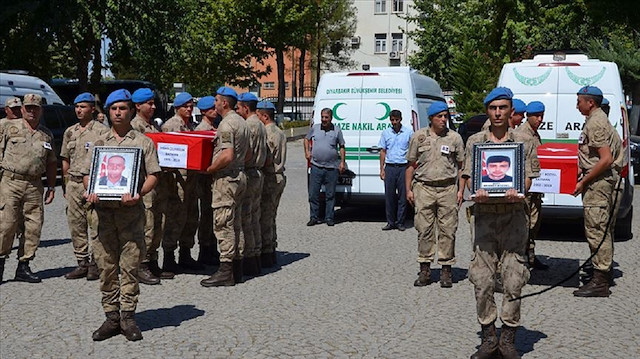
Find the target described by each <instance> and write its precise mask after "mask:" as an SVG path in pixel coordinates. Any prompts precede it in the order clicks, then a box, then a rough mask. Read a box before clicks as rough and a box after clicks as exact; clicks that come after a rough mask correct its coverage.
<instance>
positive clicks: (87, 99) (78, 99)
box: [73, 92, 96, 105]
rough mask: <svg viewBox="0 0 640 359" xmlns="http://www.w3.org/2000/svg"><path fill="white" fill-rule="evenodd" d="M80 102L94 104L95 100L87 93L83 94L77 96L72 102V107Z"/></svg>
mask: <svg viewBox="0 0 640 359" xmlns="http://www.w3.org/2000/svg"><path fill="white" fill-rule="evenodd" d="M80 102H92V103H95V102H96V99H95V97H93V95H92V94H90V93H89V92H83V93H81V94H79V95H78V96H76V99H75V100H73V104H74V105H75V104H77V103H80Z"/></svg>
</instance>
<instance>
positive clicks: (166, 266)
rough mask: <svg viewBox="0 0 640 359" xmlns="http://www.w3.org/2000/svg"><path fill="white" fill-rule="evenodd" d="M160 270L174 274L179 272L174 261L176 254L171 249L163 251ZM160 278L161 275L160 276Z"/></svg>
mask: <svg viewBox="0 0 640 359" xmlns="http://www.w3.org/2000/svg"><path fill="white" fill-rule="evenodd" d="M162 270H163V271H164V272H167V273H171V274H174V275H175V274H176V273H178V272H179V268H178V263H176V255H175V253H173V251H165V252H164V259H163V261H162ZM161 278H162V277H161Z"/></svg>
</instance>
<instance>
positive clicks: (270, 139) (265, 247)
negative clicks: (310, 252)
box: [260, 122, 287, 253]
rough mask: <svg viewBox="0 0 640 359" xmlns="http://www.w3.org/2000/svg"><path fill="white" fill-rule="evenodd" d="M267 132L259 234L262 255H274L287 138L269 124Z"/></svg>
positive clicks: (284, 178) (282, 188)
mask: <svg viewBox="0 0 640 359" xmlns="http://www.w3.org/2000/svg"><path fill="white" fill-rule="evenodd" d="M265 129H266V132H267V148H268V152H267V156H269V161H268V162H269V164H268V165H266V166H265V167H264V168H263V170H262V171H263V173H264V184H263V186H262V197H261V201H260V232H261V234H262V253H274V252H275V250H276V247H277V246H278V241H277V240H278V233H277V231H276V216H277V213H278V205H279V204H280V197H281V196H282V192H283V191H284V187H285V185H286V184H287V177H286V176H285V175H284V164H285V162H286V160H287V136H285V134H284V132H282V130H281V129H280V128H279V127H278V125H276V124H275V122H271V123H269V124H267V125H266V126H265Z"/></svg>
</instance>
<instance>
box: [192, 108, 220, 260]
mask: <svg viewBox="0 0 640 359" xmlns="http://www.w3.org/2000/svg"><path fill="white" fill-rule="evenodd" d="M215 102H216V99H215V97H213V96H205V97H203V98H201V99H200V100H199V101H198V104H197V106H198V108H199V109H200V112H201V113H202V121H200V123H199V124H198V126H197V127H196V131H213V130H215V129H216V128H217V127H218V124H219V123H220V122H219V119H220V115H218V113H217V112H216V108H215ZM195 176H196V177H197V179H196V182H197V187H198V188H197V190H196V193H197V196H198V199H199V200H200V202H199V203H200V221H199V222H198V244H199V245H200V252H199V253H198V262H199V263H202V264H206V265H218V264H220V253H219V252H218V241H217V240H216V236H215V234H214V233H213V208H211V184H212V183H213V177H212V176H211V175H209V174H201V173H197V174H196V175H195Z"/></svg>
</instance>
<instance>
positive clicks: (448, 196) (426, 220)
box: [405, 102, 464, 288]
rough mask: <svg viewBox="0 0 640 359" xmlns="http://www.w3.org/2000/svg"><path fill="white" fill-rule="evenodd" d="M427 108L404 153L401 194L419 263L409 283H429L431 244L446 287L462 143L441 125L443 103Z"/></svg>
mask: <svg viewBox="0 0 640 359" xmlns="http://www.w3.org/2000/svg"><path fill="white" fill-rule="evenodd" d="M427 114H428V116H429V121H430V122H431V123H430V125H429V127H427V128H422V129H420V130H418V131H416V133H415V134H414V135H413V136H411V142H410V143H409V151H408V152H407V157H406V158H407V161H408V166H407V167H406V170H405V171H406V174H405V179H406V188H407V200H408V201H409V203H411V204H413V205H414V208H415V219H414V223H415V226H416V229H417V230H418V263H419V264H420V272H419V273H418V279H416V280H415V282H414V283H413V285H414V286H416V287H423V286H426V285H428V284H430V283H431V269H430V266H431V263H432V262H433V261H434V260H435V254H436V248H437V249H438V263H439V264H440V265H441V266H442V272H441V275H440V286H441V287H443V288H450V287H452V286H453V279H452V275H451V266H452V265H453V264H455V262H456V256H455V235H456V229H457V228H458V206H459V204H460V203H461V202H462V193H463V192H464V188H463V187H462V186H460V189H458V182H459V181H458V178H459V177H460V168H461V167H462V162H463V161H464V144H463V142H462V137H460V135H459V134H458V133H457V132H455V131H451V130H449V129H448V128H447V122H448V121H449V109H448V107H447V104H446V103H444V102H434V103H433V104H431V106H430V107H429V109H428V111H427ZM436 223H437V230H438V238H437V239H436Z"/></svg>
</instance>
